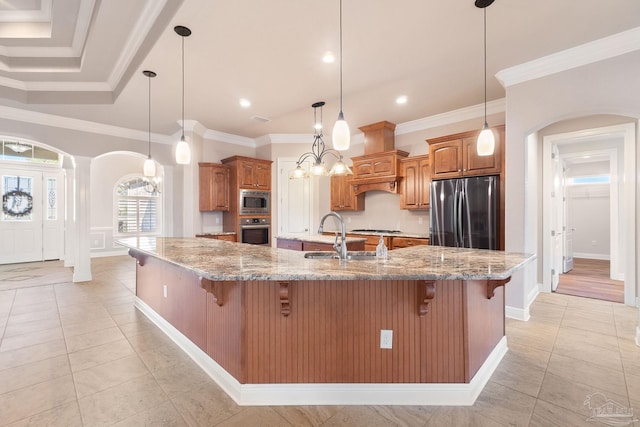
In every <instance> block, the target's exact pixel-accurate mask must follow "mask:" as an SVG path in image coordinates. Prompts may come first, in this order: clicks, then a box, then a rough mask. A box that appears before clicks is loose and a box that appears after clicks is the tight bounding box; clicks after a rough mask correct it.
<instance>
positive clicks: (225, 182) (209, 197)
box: [198, 163, 229, 211]
mask: <svg viewBox="0 0 640 427" xmlns="http://www.w3.org/2000/svg"><path fill="white" fill-rule="evenodd" d="M198 166H199V179H198V184H199V202H200V211H228V210H229V167H227V166H225V165H221V164H218V163H198Z"/></svg>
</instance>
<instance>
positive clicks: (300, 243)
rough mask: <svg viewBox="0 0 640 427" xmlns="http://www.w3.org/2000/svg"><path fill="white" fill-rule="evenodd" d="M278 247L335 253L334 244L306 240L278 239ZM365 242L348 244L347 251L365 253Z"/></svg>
mask: <svg viewBox="0 0 640 427" xmlns="http://www.w3.org/2000/svg"><path fill="white" fill-rule="evenodd" d="M277 247H278V248H280V249H291V250H294V251H305V252H308V251H333V244H332V243H322V242H313V241H306V240H294V239H283V238H280V237H278V239H277ZM364 248H365V244H364V242H347V250H349V251H364V250H365V249H364Z"/></svg>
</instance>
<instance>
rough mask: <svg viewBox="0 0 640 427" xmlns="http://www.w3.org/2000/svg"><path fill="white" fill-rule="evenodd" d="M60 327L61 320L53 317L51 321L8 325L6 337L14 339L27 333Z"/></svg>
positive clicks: (5, 332) (44, 320)
mask: <svg viewBox="0 0 640 427" xmlns="http://www.w3.org/2000/svg"><path fill="white" fill-rule="evenodd" d="M59 326H61V325H60V319H59V318H57V317H53V318H51V319H43V320H34V321H31V322H22V323H7V326H6V329H5V331H4V336H5V337H12V336H16V335H22V334H25V333H30V332H38V331H42V330H45V329H51V328H55V327H59Z"/></svg>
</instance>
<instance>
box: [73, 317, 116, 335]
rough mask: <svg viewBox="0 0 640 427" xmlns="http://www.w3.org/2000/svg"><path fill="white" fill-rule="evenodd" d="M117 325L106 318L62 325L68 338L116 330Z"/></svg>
mask: <svg viewBox="0 0 640 427" xmlns="http://www.w3.org/2000/svg"><path fill="white" fill-rule="evenodd" d="M115 327H116V324H115V322H114V321H113V320H111V318H105V319H101V320H95V321H87V322H78V323H71V324H64V325H62V330H63V331H64V336H65V337H67V338H70V337H75V336H77V335H82V334H87V333H89V332H94V331H100V330H103V329H109V328H115Z"/></svg>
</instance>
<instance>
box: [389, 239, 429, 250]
mask: <svg viewBox="0 0 640 427" xmlns="http://www.w3.org/2000/svg"><path fill="white" fill-rule="evenodd" d="M428 244H429V239H419V238H415V237H394V238H393V248H394V249H395V248H409V247H411V246H420V245H428Z"/></svg>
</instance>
